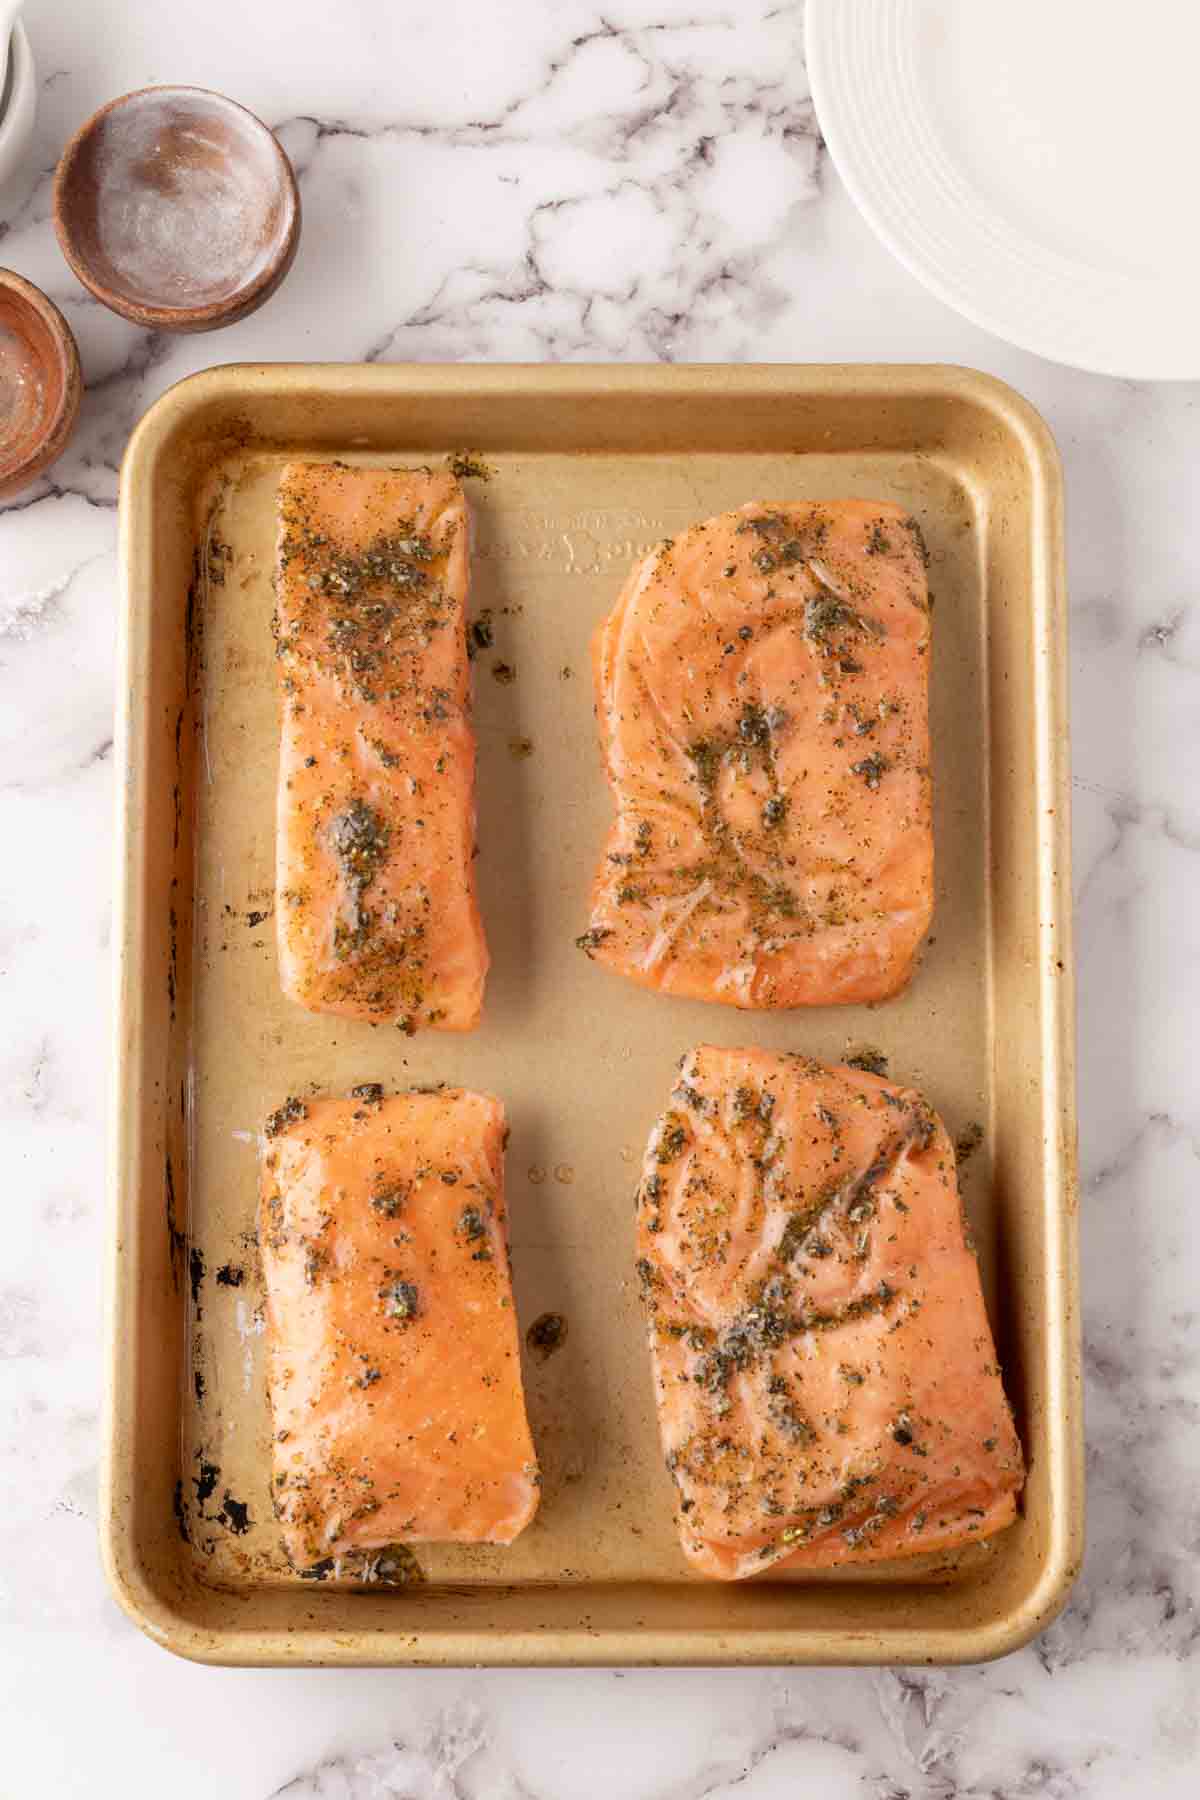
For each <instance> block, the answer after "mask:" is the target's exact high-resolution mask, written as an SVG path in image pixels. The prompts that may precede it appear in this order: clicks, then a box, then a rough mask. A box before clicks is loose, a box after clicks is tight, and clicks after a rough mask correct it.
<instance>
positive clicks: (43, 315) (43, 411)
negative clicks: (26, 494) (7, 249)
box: [0, 269, 83, 500]
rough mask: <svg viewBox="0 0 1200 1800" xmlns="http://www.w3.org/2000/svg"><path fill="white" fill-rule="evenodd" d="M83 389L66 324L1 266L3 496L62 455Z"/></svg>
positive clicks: (0, 477)
mask: <svg viewBox="0 0 1200 1800" xmlns="http://www.w3.org/2000/svg"><path fill="white" fill-rule="evenodd" d="M82 393H83V376H82V375H81V373H80V369H79V351H78V350H77V349H76V347H75V339H74V336H73V335H72V332H71V327H70V326H69V325H68V324H67V321H66V320H65V319H64V318H63V316H62V314H61V313H60V312H59V310H58V308H57V306H55V304H54V302H53V300H47V298H46V296H45V294H43V293H42V291H41V289H40V288H35V287H34V285H33V283H32V282H31V281H25V280H23V279H22V277H21V276H20V275H14V274H13V272H12V270H11V269H0V500H7V499H8V498H9V496H10V495H12V494H16V493H19V492H20V490H21V489H22V488H23V487H28V486H29V484H30V482H31V481H33V480H34V479H35V478H36V477H37V476H38V475H40V474H41V473H42V470H43V469H47V468H49V466H50V464H51V463H52V462H53V461H54V460H55V458H56V457H58V456H61V455H62V453H63V451H64V450H65V449H66V447H67V441H68V439H69V438H70V436H71V433H72V431H74V429H75V419H76V416H77V415H78V412H79V399H80V395H81V394H82Z"/></svg>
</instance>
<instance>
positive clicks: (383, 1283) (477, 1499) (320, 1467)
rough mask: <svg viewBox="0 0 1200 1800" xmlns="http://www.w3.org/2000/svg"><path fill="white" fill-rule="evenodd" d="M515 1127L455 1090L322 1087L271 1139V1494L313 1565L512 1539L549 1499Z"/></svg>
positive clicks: (267, 1263) (267, 1160)
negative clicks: (401, 1549)
mask: <svg viewBox="0 0 1200 1800" xmlns="http://www.w3.org/2000/svg"><path fill="white" fill-rule="evenodd" d="M285 1110H286V1109H285ZM282 1116H283V1113H282V1111H281V1113H280V1114H276V1115H275V1117H276V1119H278V1118H280V1117H282ZM504 1137H505V1123H504V1109H503V1107H502V1106H501V1105H500V1103H499V1101H497V1100H492V1099H490V1098H488V1097H487V1096H486V1095H483V1094H473V1093H469V1092H467V1091H465V1090H463V1089H461V1088H445V1089H443V1090H441V1091H440V1092H438V1093H431V1094H430V1093H427V1094H418V1093H407V1094H399V1095H396V1096H394V1097H393V1098H390V1099H384V1098H380V1099H378V1100H373V1101H372V1104H370V1105H363V1103H362V1100H361V1098H360V1097H358V1096H356V1095H351V1096H350V1097H349V1098H347V1099H333V1098H321V1099H316V1100H310V1101H308V1102H307V1103H306V1106H305V1107H304V1108H303V1109H302V1110H301V1111H300V1113H299V1114H296V1113H292V1114H291V1115H290V1116H288V1117H287V1118H286V1120H285V1122H284V1123H283V1124H281V1125H277V1126H276V1128H275V1130H274V1133H273V1135H271V1136H269V1137H266V1138H264V1150H263V1163H262V1182H261V1198H260V1212H259V1239H260V1243H261V1247H262V1259H263V1271H264V1275H265V1278H266V1290H267V1378H268V1385H269V1389H270V1398H271V1410H272V1415H273V1421H274V1482H273V1487H272V1492H273V1495H274V1499H275V1511H276V1514H277V1516H278V1518H279V1521H280V1524H281V1526H282V1529H283V1537H284V1544H285V1547H286V1550H287V1553H288V1556H289V1558H290V1560H291V1562H292V1563H293V1564H294V1566H295V1567H296V1568H300V1569H303V1568H312V1567H313V1566H315V1565H317V1564H319V1563H322V1562H324V1561H325V1560H326V1559H327V1558H330V1557H333V1558H336V1557H339V1556H344V1555H347V1554H348V1553H350V1552H352V1551H364V1550H374V1549H379V1548H380V1547H381V1546H383V1545H390V1544H398V1543H406V1542H407V1543H418V1542H422V1541H427V1542H437V1541H451V1540H453V1541H457V1542H464V1543H496V1544H508V1543H511V1542H512V1540H513V1539H514V1538H515V1537H516V1536H517V1534H518V1532H520V1531H522V1530H523V1529H524V1528H525V1526H526V1525H527V1524H528V1523H529V1521H530V1519H531V1518H532V1517H533V1515H534V1513H535V1511H536V1510H537V1503H538V1488H539V1476H538V1470H537V1463H536V1460H535V1458H534V1452H533V1445H532V1442H531V1440H530V1435H529V1426H528V1423H527V1420H526V1416H525V1400H524V1393H523V1389H522V1386H521V1373H520V1354H519V1344H518V1335H517V1320H516V1315H515V1312H514V1310H513V1304H512V1288H511V1284H510V1281H509V1274H508V1247H507V1239H506V1232H505V1206H504V1163H503V1154H504V1152H503V1146H504Z"/></svg>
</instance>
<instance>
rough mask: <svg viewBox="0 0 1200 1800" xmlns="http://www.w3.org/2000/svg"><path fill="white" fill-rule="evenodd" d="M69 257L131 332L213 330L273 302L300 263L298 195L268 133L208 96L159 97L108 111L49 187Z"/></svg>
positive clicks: (130, 97)
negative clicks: (296, 261) (296, 260)
mask: <svg viewBox="0 0 1200 1800" xmlns="http://www.w3.org/2000/svg"><path fill="white" fill-rule="evenodd" d="M54 228H55V230H56V232H57V233H58V241H59V244H60V245H61V246H62V252H63V255H64V256H65V257H66V259H67V261H68V263H70V265H71V268H72V269H73V270H74V272H75V274H76V275H77V276H78V277H79V279H80V281H81V282H82V283H83V285H84V287H86V288H87V289H89V291H90V292H91V293H93V294H94V295H95V296H96V298H97V300H100V301H102V302H103V304H104V305H105V306H108V307H111V308H112V310H113V311H114V312H117V313H120V314H121V315H122V317H124V318H126V319H131V320H132V321H133V322H134V324H136V325H144V326H148V327H150V328H151V329H153V330H159V331H213V330H216V329H217V328H218V327H219V326H222V325H231V324H233V322H234V321H235V320H236V319H242V318H245V316H246V315H247V313H251V312H254V311H255V310H256V308H258V307H260V306H261V305H262V304H263V302H264V300H268V299H269V298H270V296H271V295H272V294H273V293H274V292H275V289H276V288H277V287H278V286H279V284H280V282H281V281H282V280H283V278H284V276H285V275H286V274H287V272H288V270H289V269H290V268H291V266H292V261H293V259H294V257H295V254H296V247H297V244H298V243H299V239H300V194H299V190H298V189H297V186H296V178H295V175H294V173H293V171H292V165H291V163H290V162H289V161H288V159H287V157H286V156H285V154H284V152H283V150H282V148H281V147H280V145H279V143H278V141H277V140H276V138H275V137H274V136H273V134H272V133H271V132H270V131H269V130H268V129H267V127H266V126H265V125H264V124H263V123H262V121H261V119H256V118H255V116H254V114H253V113H251V112H247V111H246V109H245V107H244V106H239V105H237V103H236V102H235V101H233V100H227V99H226V98H225V97H224V95H222V94H214V93H212V92H210V91H209V90H208V89H207V88H191V87H152V88H140V89H139V90H138V91H137V92H136V93H132V94H124V95H122V97H121V98H120V99H119V100H112V101H110V102H109V104H108V105H107V106H104V107H101V109H100V111H99V112H98V113H95V114H94V115H93V116H92V118H90V119H89V120H88V121H87V122H86V124H84V125H83V126H82V127H81V128H80V130H79V131H78V132H77V133H76V134H75V136H74V138H72V140H71V142H70V143H69V144H68V146H67V148H66V150H65V151H64V153H63V156H62V160H61V161H60V163H59V165H58V172H57V174H56V176H55V179H54Z"/></svg>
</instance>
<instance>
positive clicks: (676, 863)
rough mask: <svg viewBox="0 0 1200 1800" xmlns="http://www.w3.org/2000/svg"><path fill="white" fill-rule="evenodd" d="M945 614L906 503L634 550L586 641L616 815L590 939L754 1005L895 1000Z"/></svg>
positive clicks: (791, 515)
mask: <svg viewBox="0 0 1200 1800" xmlns="http://www.w3.org/2000/svg"><path fill="white" fill-rule="evenodd" d="M928 648H929V604H928V596H927V592H926V584H925V567H924V547H923V544H922V540H921V536H920V530H919V528H918V527H917V525H916V524H915V522H914V521H913V520H910V519H908V518H906V517H905V515H904V514H903V512H902V511H901V509H900V508H899V507H897V506H892V505H888V504H886V503H884V502H880V501H872V502H866V501H858V500H842V501H827V502H824V503H821V504H818V505H810V504H804V505H784V504H780V505H768V504H766V503H765V502H757V501H756V502H751V503H749V504H747V505H745V506H742V507H739V508H738V509H737V510H736V511H734V512H728V513H722V514H720V516H719V517H717V518H714V519H707V520H705V521H704V523H703V524H699V525H693V526H691V527H690V528H689V529H688V530H687V531H685V532H682V533H681V534H680V536H678V537H677V538H675V539H673V540H671V539H668V540H667V541H666V542H664V543H663V544H661V545H660V546H659V547H658V548H657V549H656V550H654V551H652V552H651V553H650V555H649V556H647V557H646V558H645V559H644V560H643V561H642V562H640V563H638V564H637V565H636V567H635V568H634V570H633V572H632V573H631V575H630V577H629V579H628V581H627V582H626V584H625V587H624V590H623V591H622V593H621V596H620V598H619V599H618V601H617V604H616V607H615V608H614V610H613V612H612V613H611V614H610V616H609V617H608V619H606V620H605V622H604V624H603V625H602V627H601V628H600V631H599V632H598V634H597V636H596V638H595V641H594V646H593V654H594V664H595V681H596V704H597V711H598V714H599V718H600V724H601V732H602V736H603V740H604V753H605V760H606V766H607V772H608V778H609V782H610V784H611V787H612V791H613V796H614V799H615V802H616V808H617V816H616V820H615V822H614V824H613V827H612V830H611V833H610V835H609V839H608V843H607V845H606V853H605V856H604V858H603V860H602V862H601V864H600V868H599V871H598V873H597V875H596V879H595V884H594V887H593V891H592V908H591V918H590V921H589V926H588V930H587V931H586V932H585V933H584V935H583V937H581V938H580V940H579V943H580V946H581V948H583V949H585V950H587V951H588V953H589V954H590V955H591V956H593V957H594V958H595V959H596V961H598V962H602V963H605V964H607V965H608V967H609V968H612V969H616V970H617V971H619V972H620V973H621V974H622V975H627V976H629V978H630V980H632V981H637V982H640V983H642V984H643V986H646V987H652V988H658V989H661V990H662V991H663V992H664V993H671V994H686V995H690V996H692V997H694V998H697V999H702V1000H719V1001H723V1002H724V1003H725V1004H726V1005H730V1006H740V1007H753V1008H764V1007H783V1006H830V1005H846V1004H850V1003H861V1002H864V1001H870V1000H883V999H886V998H887V996H888V995H889V994H894V993H896V992H897V990H898V989H900V988H902V987H903V986H904V984H905V983H906V982H907V981H908V979H909V976H910V975H911V973H912V968H913V961H914V958H915V956H916V951H917V946H918V945H919V943H920V941H921V939H922V937H923V936H924V934H925V932H926V931H927V929H928V927H929V921H930V917H931V914H932V907H933V835H932V827H931V822H930V821H931V813H930V772H929V717H928V697H927V687H928V656H927V652H928Z"/></svg>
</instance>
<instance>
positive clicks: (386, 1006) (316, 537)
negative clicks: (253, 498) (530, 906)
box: [276, 462, 488, 1031]
mask: <svg viewBox="0 0 1200 1800" xmlns="http://www.w3.org/2000/svg"><path fill="white" fill-rule="evenodd" d="M468 562H469V555H468V519H467V507H466V501H465V498H464V496H463V491H462V488H461V486H460V484H459V483H458V481H457V480H455V478H454V477H453V476H452V475H450V474H447V473H444V472H439V473H432V472H430V471H429V470H425V469H366V468H349V467H347V466H345V465H344V464H339V463H311V462H310V463H292V464H290V465H288V467H286V468H285V469H284V471H283V474H282V477H281V480H280V487H279V550H278V580H277V602H276V640H277V649H278V661H279V673H280V687H281V702H282V727H281V744H280V765H279V797H278V842H277V855H278V861H277V875H276V890H277V891H276V929H277V936H278V946H279V968H280V977H281V980H282V983H283V988H284V991H285V993H287V994H288V995H290V997H291V998H292V999H294V1000H297V1001H299V1003H300V1004H301V1005H302V1006H305V1007H308V1008H309V1009H311V1010H312V1011H314V1012H327V1013H341V1014H347V1015H349V1016H351V1017H355V1018H365V1019H371V1020H375V1021H380V1022H383V1021H387V1022H396V1023H398V1024H400V1025H402V1026H403V1027H404V1029H405V1030H408V1031H413V1030H416V1029H418V1028H419V1027H421V1026H434V1027H438V1028H440V1029H442V1030H444V1031H467V1030H470V1029H471V1028H472V1027H473V1026H474V1025H476V1024H477V1023H478V1020H479V1014H480V1008H481V1005H482V999H483V984H484V977H485V975H486V973H487V962H488V957H487V948H486V945H485V942H484V936H483V926H482V923H481V920H480V916H479V907H478V904H477V901H476V895H475V875H474V868H473V864H472V856H473V854H474V849H475V739H474V734H473V731H472V728H471V720H470V677H469V672H468V662H467V653H466V636H465V619H464V609H465V605H466V597H467V582H468Z"/></svg>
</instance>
